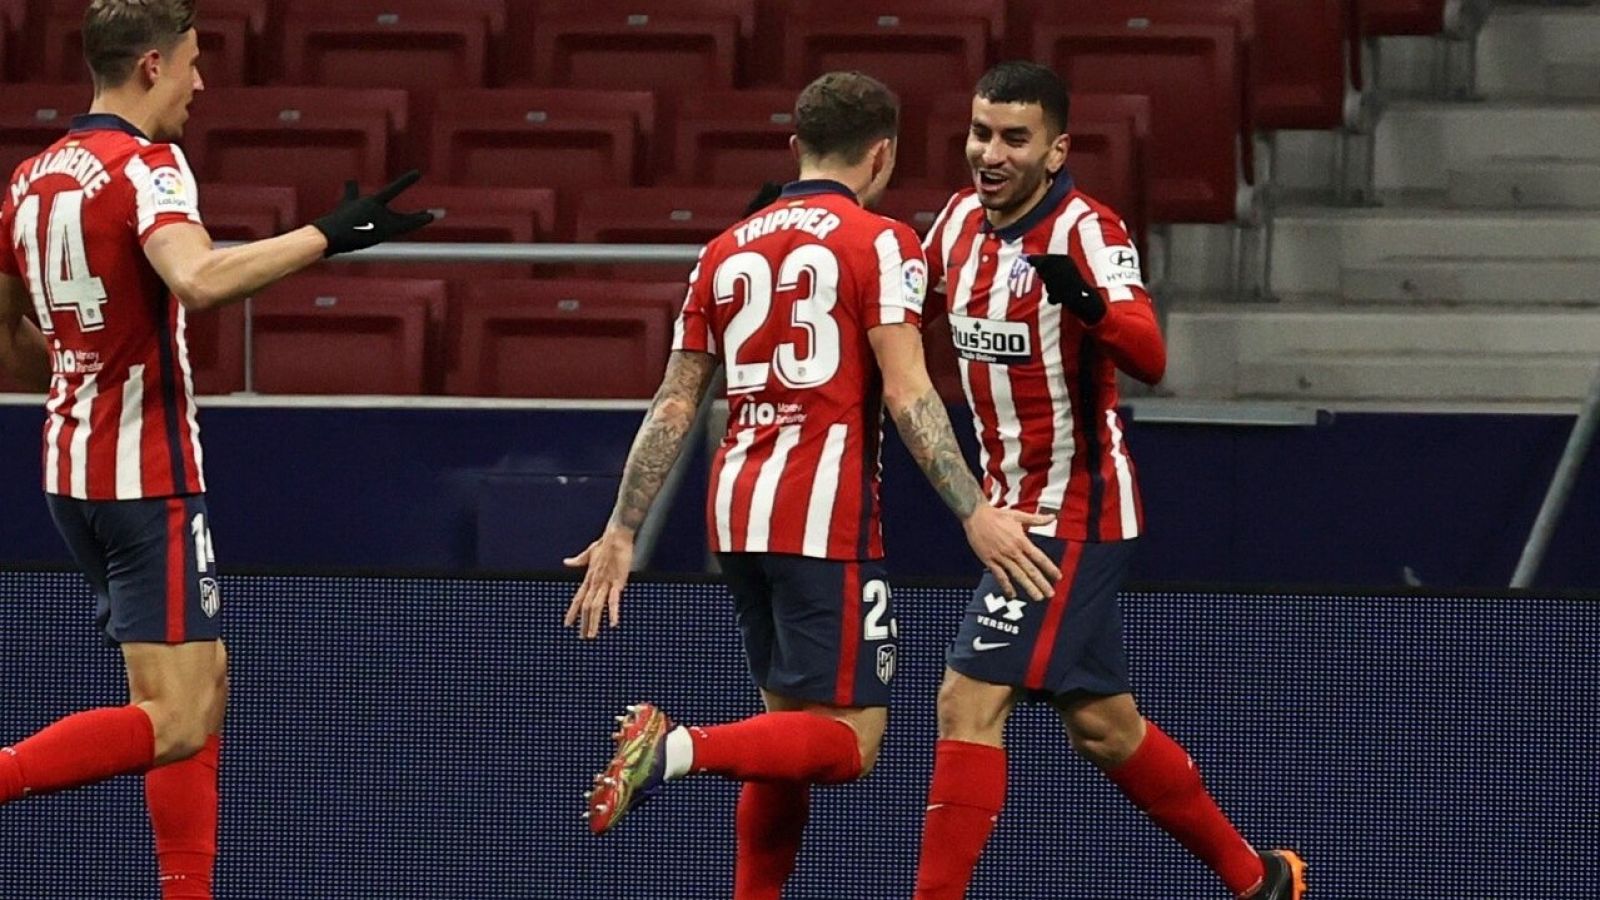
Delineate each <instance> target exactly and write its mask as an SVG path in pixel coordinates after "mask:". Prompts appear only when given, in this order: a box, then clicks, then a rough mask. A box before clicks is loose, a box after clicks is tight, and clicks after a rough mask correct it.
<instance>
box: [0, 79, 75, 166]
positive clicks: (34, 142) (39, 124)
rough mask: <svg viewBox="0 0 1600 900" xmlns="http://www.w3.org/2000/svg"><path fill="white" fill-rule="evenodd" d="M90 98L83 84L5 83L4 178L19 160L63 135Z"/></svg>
mask: <svg viewBox="0 0 1600 900" xmlns="http://www.w3.org/2000/svg"><path fill="white" fill-rule="evenodd" d="M92 99H93V98H92V97H91V95H90V92H89V89H88V87H86V86H83V85H76V84H71V85H54V84H10V85H6V88H5V90H4V91H0V170H3V172H4V174H5V176H6V178H7V181H8V182H9V179H10V176H11V173H12V171H13V170H15V169H16V167H17V165H18V164H19V163H21V162H22V161H23V160H25V159H27V158H28V157H30V156H33V155H35V154H37V153H38V152H40V151H41V150H43V149H44V148H46V147H48V146H50V145H51V144H53V143H55V142H56V140H57V139H59V138H60V137H61V136H62V135H64V134H66V133H67V126H68V125H70V124H71V122H72V117H73V116H75V115H77V114H79V113H83V112H88V111H89V102H90V100H92Z"/></svg>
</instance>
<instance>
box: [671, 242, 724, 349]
mask: <svg viewBox="0 0 1600 900" xmlns="http://www.w3.org/2000/svg"><path fill="white" fill-rule="evenodd" d="M711 304H712V297H711V276H710V274H709V273H707V272H706V248H704V247H702V248H701V250H700V259H699V261H698V262H696V263H695V266H694V271H692V272H690V273H689V289H688V291H687V292H685V294H684V297H683V308H682V309H680V310H679V311H678V321H677V324H676V325H674V326H673V329H672V349H674V350H690V351H694V352H697V353H716V352H717V336H716V333H715V331H714V330H713V329H712V324H711Z"/></svg>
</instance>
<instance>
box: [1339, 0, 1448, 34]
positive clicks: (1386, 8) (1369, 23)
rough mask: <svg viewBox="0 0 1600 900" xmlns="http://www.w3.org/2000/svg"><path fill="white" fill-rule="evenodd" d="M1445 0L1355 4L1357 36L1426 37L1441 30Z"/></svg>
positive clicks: (1371, 0)
mask: <svg viewBox="0 0 1600 900" xmlns="http://www.w3.org/2000/svg"><path fill="white" fill-rule="evenodd" d="M1448 5H1449V4H1448V3H1447V2H1446V0H1357V4H1356V9H1357V13H1356V14H1357V15H1358V16H1359V17H1360V18H1359V24H1360V27H1361V33H1362V34H1363V35H1366V36H1367V37H1381V36H1384V35H1406V34H1413V35H1430V34H1438V33H1439V32H1441V31H1443V30H1444V26H1445V7H1446V6H1448Z"/></svg>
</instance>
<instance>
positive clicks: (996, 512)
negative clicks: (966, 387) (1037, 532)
mask: <svg viewBox="0 0 1600 900" xmlns="http://www.w3.org/2000/svg"><path fill="white" fill-rule="evenodd" d="M867 338H868V340H870V341H871V342H872V350H873V353H874V354H876V356H877V358H878V368H879V369H880V370H881V371H882V372H883V401H884V405H886V406H887V407H888V408H889V416H890V418H892V419H894V424H895V428H897V429H899V431H900V439H901V440H902V441H904V442H905V445H906V447H907V449H909V450H910V451H911V456H912V458H913V459H915V460H916V461H917V465H918V466H920V467H921V468H922V472H923V474H924V475H926V476H927V477H928V481H929V482H930V483H932V484H933V487H934V489H935V490H937V491H938V492H939V496H940V497H941V498H943V500H944V502H945V505H946V506H949V507H950V511H951V512H954V513H955V514H956V516H957V518H959V519H961V525H962V527H963V528H964V529H966V532H967V543H969V544H971V545H972V551H973V552H974V553H976V554H977V555H978V559H980V560H982V561H983V564H984V565H985V566H987V567H988V569H989V571H991V572H993V573H994V577H995V578H996V580H998V581H999V582H1000V586H1001V587H1002V588H1003V589H1004V590H1005V591H1006V593H1007V594H1008V595H1010V596H1013V597H1015V596H1018V593H1017V590H1016V586H1017V585H1020V586H1021V587H1022V589H1023V590H1024V591H1026V592H1027V593H1028V595H1029V596H1031V597H1033V599H1035V600H1043V599H1044V598H1046V597H1048V596H1050V590H1051V585H1053V584H1054V583H1055V581H1056V579H1058V578H1060V577H1061V572H1060V570H1059V569H1058V568H1056V565H1055V563H1054V562H1052V561H1051V560H1050V557H1049V556H1048V555H1047V554H1045V552H1044V551H1042V550H1040V549H1039V548H1038V547H1036V546H1034V544H1033V542H1032V541H1030V540H1028V534H1027V529H1028V528H1029V527H1031V526H1034V525H1046V524H1049V523H1050V522H1051V521H1052V517H1050V516H1044V515H1037V514H1034V513H1024V512H1019V511H1017V510H1014V509H996V508H995V507H993V506H990V505H989V504H988V503H987V502H986V501H985V499H984V496H983V489H982V488H981V487H979V486H978V481H977V479H976V478H973V477H972V471H971V470H970V469H968V468H967V461H966V458H965V457H963V456H962V455H961V447H960V446H959V445H958V444H957V443H956V434H955V430H954V429H953V428H952V427H951V425H950V415H949V413H947V412H946V411H945V408H944V401H943V400H942V399H940V397H939V393H938V392H937V391H935V390H934V389H933V381H932V379H930V378H929V377H928V367H927V363H926V362H925V361H924V359H923V355H922V334H921V332H919V331H918V330H917V328H916V326H914V325H904V324H900V325H883V326H880V327H878V328H874V329H872V330H871V331H869V332H867Z"/></svg>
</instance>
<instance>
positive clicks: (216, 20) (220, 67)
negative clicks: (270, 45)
mask: <svg viewBox="0 0 1600 900" xmlns="http://www.w3.org/2000/svg"><path fill="white" fill-rule="evenodd" d="M86 5H87V4H86V3H85V2H84V0H49V9H48V13H47V16H48V17H47V18H46V20H45V27H44V41H43V44H42V46H41V47H40V48H39V49H40V50H42V54H41V56H42V58H41V59H38V60H37V61H36V65H35V66H34V67H33V72H31V73H30V74H31V75H32V76H33V77H34V79H35V80H39V81H63V82H80V83H85V84H86V83H88V81H89V68H88V66H87V64H85V63H84V60H83V10H84V7H85V6H86ZM269 5H270V2H269V0H205V2H204V4H203V5H202V6H201V10H202V12H201V13H200V15H199V16H198V17H197V19H196V24H195V29H196V30H197V31H198V32H199V35H200V53H201V56H200V75H201V77H202V78H204V79H205V83H206V85H207V86H208V87H236V86H238V85H243V84H249V83H251V81H252V80H253V78H252V75H253V72H252V67H251V59H252V57H253V56H254V55H255V51H256V45H257V44H258V43H259V42H260V41H261V37H262V34H263V32H264V31H265V29H266V23H267V11H268V7H269Z"/></svg>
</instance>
